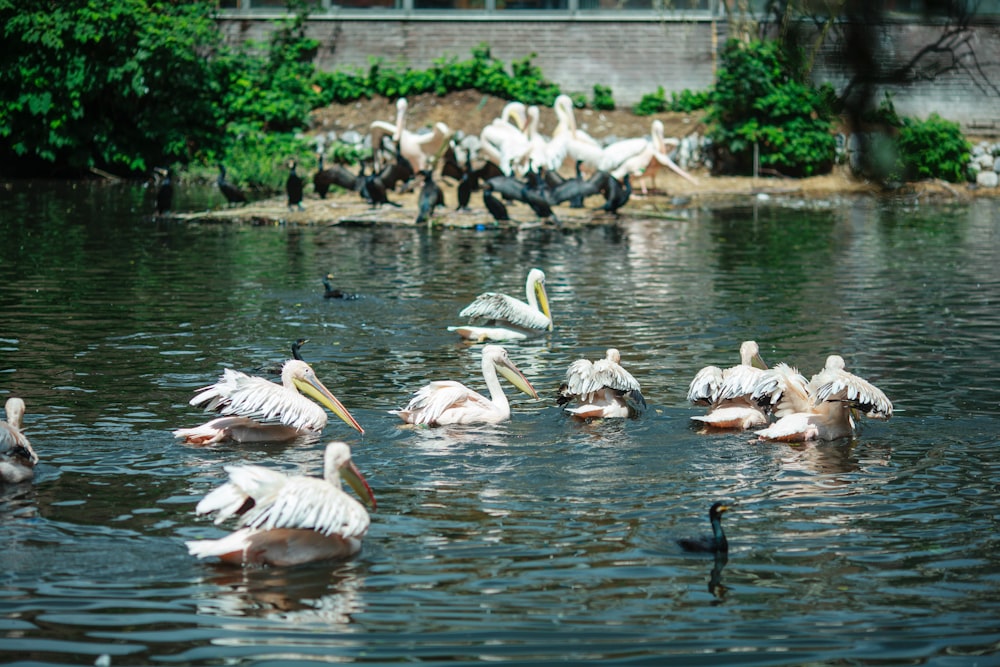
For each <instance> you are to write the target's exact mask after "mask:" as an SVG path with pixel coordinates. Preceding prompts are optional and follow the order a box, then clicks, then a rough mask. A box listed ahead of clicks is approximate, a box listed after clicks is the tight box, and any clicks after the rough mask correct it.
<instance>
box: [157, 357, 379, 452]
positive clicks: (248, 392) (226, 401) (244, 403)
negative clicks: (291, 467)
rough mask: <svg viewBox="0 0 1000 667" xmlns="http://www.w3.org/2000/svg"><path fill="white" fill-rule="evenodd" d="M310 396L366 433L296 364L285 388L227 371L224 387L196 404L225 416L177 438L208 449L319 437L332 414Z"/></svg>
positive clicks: (285, 371) (204, 392)
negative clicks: (227, 444)
mask: <svg viewBox="0 0 1000 667" xmlns="http://www.w3.org/2000/svg"><path fill="white" fill-rule="evenodd" d="M300 392H301V393H300ZM303 394H304V395H303ZM307 396H308V397H311V398H313V399H315V400H316V401H319V403H320V404H321V405H323V406H325V407H326V408H328V409H329V410H330V411H331V412H333V414H335V415H337V416H338V417H340V418H341V419H343V420H344V421H345V422H346V423H347V424H349V425H350V426H353V427H354V428H356V429H357V430H358V431H359V432H360V433H362V434H363V433H364V432H365V430H364V429H363V428H361V425H360V424H358V422H357V420H356V419H354V417H352V416H351V413H350V412H348V411H347V408H345V407H344V406H343V404H342V403H341V402H340V401H339V400H337V397H336V396H334V395H333V394H332V393H330V390H329V389H327V388H326V387H325V386H323V383H322V382H320V381H319V378H317V377H316V372H315V371H313V369H312V367H311V366H310V365H309V364H307V363H306V362H304V361H299V360H298V359H290V360H288V361H286V362H285V364H284V366H282V369H281V384H280V385H279V384H275V383H274V382H270V381H268V380H265V379H264V378H259V377H253V376H250V375H247V374H245V373H241V372H239V371H234V370H232V369H230V368H227V369H226V370H225V371H224V372H223V374H222V377H221V378H219V381H218V382H216V383H215V384H214V385H211V386H209V387H205V388H204V389H200V390H199V393H198V394H197V395H196V396H195V397H194V398H192V399H191V402H190V403H191V405H193V406H195V407H201V408H204V409H205V410H206V411H208V412H217V413H219V414H220V415H221V417H219V418H218V419H213V420H212V421H209V422H208V423H206V424H203V425H201V426H196V427H195V428H182V429H178V430H176V431H174V435H175V436H176V437H178V438H183V439H184V441H185V442H187V443H189V444H195V445H207V444H212V443H215V442H221V441H223V440H235V441H236V442H261V441H269V442H271V441H283V440H291V439H293V438H296V437H298V436H300V435H310V434H318V433H320V432H321V431H322V430H323V428H325V427H326V422H327V417H326V412H325V411H324V410H323V408H321V407H320V406H319V405H317V404H316V403H313V402H312V401H311V400H309V398H307Z"/></svg>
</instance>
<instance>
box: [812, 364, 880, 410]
mask: <svg viewBox="0 0 1000 667" xmlns="http://www.w3.org/2000/svg"><path fill="white" fill-rule="evenodd" d="M817 380H819V381H818V382H817ZM813 383H814V384H813V391H814V394H815V400H816V402H817V403H819V402H823V401H843V402H847V403H850V404H851V405H852V406H854V407H856V408H858V409H859V410H861V411H862V412H864V413H865V414H867V415H868V416H869V417H872V418H875V419H889V418H890V417H892V402H890V401H889V398H888V397H887V396H886V395H885V394H884V393H883V392H882V390H881V389H879V388H878V387H876V386H875V385H873V384H871V383H870V382H868V381H867V380H865V379H863V378H860V377H858V376H857V375H854V374H852V373H848V372H846V371H824V372H822V373H820V374H819V375H818V376H817V378H815V379H814V380H813Z"/></svg>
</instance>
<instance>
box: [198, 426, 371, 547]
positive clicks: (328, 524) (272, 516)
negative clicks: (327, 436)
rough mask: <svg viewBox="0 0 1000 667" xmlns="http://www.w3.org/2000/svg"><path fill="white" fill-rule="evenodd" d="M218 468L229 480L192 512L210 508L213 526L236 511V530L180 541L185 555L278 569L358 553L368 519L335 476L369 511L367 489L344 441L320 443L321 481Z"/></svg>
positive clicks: (272, 472) (257, 468) (258, 470)
mask: <svg viewBox="0 0 1000 667" xmlns="http://www.w3.org/2000/svg"><path fill="white" fill-rule="evenodd" d="M226 472H227V473H228V474H229V481H228V482H227V483H225V484H223V485H222V486H220V487H218V488H217V489H215V490H214V491H212V492H211V493H209V494H208V495H206V496H205V497H204V498H202V499H201V501H200V502H199V503H198V505H197V506H196V507H195V511H196V512H197V513H198V514H210V513H212V512H217V514H216V518H215V523H216V524H219V523H222V522H223V521H225V520H226V519H228V518H229V517H231V516H234V515H236V516H239V517H240V528H239V529H238V530H236V531H235V532H233V533H230V534H229V535H227V536H226V537H223V538H221V539H218V540H196V541H191V542H187V548H188V552H189V553H190V554H191V555H193V556H197V557H198V558H210V557H213V556H217V557H218V558H219V559H220V560H222V561H223V562H225V563H230V564H233V565H246V564H260V565H276V566H285V565H298V564H300V563H308V562H311V561H316V560H328V559H333V558H347V557H350V556H353V555H354V554H356V553H357V552H358V551H360V550H361V541H362V539H363V538H364V536H365V533H367V532H368V526H369V524H370V522H371V519H370V517H369V516H368V511H367V510H366V509H365V508H364V506H363V505H362V504H361V503H359V502H358V501H357V500H355V499H354V498H353V497H352V496H349V495H348V494H347V493H345V492H344V490H343V488H342V486H341V480H342V479H343V480H345V481H346V482H347V483H348V484H350V485H351V488H353V489H354V491H355V493H357V494H358V497H360V498H361V499H362V500H363V501H365V502H366V503H368V504H369V505H370V506H371V508H372V509H373V510H374V509H375V508H376V502H375V494H374V493H372V490H371V487H370V486H368V482H367V481H366V480H365V478H364V476H362V474H361V473H360V472H359V471H358V469H357V467H356V466H355V465H354V462H353V461H352V460H351V449H350V447H348V446H347V445H346V444H345V443H343V442H331V443H330V444H328V445H327V446H326V452H325V454H324V457H323V479H318V478H316V477H305V476H300V475H297V476H289V475H285V474H284V473H281V472H278V471H276V470H273V469H271V468H264V467H262V466H227V467H226Z"/></svg>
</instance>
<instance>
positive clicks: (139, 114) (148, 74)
mask: <svg viewBox="0 0 1000 667" xmlns="http://www.w3.org/2000/svg"><path fill="white" fill-rule="evenodd" d="M0 44H2V47H0V163H4V164H6V165H7V166H8V168H11V169H13V170H16V171H17V172H18V173H20V174H24V173H30V172H35V173H39V172H46V171H50V170H52V169H53V168H54V167H58V168H60V169H62V170H70V171H73V172H80V171H83V170H86V169H89V168H93V167H98V168H102V169H106V170H110V171H117V172H123V171H124V172H139V171H146V170H147V169H148V168H149V167H151V166H152V165H153V164H167V163H172V162H178V161H179V162H185V161H187V160H188V159H190V158H191V156H192V155H193V154H194V153H195V152H196V151H198V150H201V149H202V148H204V147H215V146H218V145H219V143H220V141H221V136H220V135H219V133H218V127H219V126H220V124H221V123H220V119H221V109H220V108H219V107H218V104H217V100H218V98H219V96H220V94H221V93H220V91H221V88H220V85H219V83H218V82H219V76H218V73H217V69H216V65H215V62H214V61H213V60H212V59H210V58H207V57H206V55H208V54H211V53H214V52H215V51H216V50H217V49H218V48H219V45H220V40H219V33H218V30H217V28H216V27H215V24H214V23H213V21H212V16H211V8H210V7H209V5H208V4H207V3H173V2H159V1H157V0H106V1H105V2H100V3H98V2H96V1H89V0H65V1H63V2H58V3H50V2H43V1H42V0H18V1H17V2H14V1H13V0H0Z"/></svg>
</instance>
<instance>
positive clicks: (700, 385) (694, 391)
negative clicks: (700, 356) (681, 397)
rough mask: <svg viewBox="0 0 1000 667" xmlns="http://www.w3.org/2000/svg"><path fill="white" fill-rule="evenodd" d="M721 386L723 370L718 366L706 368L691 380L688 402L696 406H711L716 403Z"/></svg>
mask: <svg viewBox="0 0 1000 667" xmlns="http://www.w3.org/2000/svg"><path fill="white" fill-rule="evenodd" d="M721 385H722V369H721V368H719V367H718V366H705V367H704V368H702V369H701V370H700V371H698V373H697V374H696V375H695V376H694V379H693V380H691V385H690V386H689V387H688V394H687V400H689V401H690V402H692V403H694V404H696V405H697V404H701V405H711V404H712V403H714V402H715V399H716V397H717V395H718V392H719V387H720V386H721Z"/></svg>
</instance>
